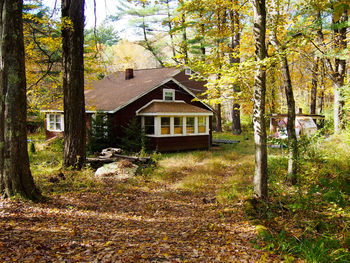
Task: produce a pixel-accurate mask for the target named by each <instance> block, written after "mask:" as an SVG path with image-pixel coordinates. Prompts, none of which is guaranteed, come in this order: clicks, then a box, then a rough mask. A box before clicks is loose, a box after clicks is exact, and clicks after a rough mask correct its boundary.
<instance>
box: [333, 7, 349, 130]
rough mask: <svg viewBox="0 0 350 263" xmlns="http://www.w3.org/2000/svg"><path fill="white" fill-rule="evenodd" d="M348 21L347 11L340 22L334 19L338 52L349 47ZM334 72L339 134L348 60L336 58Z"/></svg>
mask: <svg viewBox="0 0 350 263" xmlns="http://www.w3.org/2000/svg"><path fill="white" fill-rule="evenodd" d="M346 21H348V15H347V11H344V12H343V14H342V16H341V18H340V20H339V21H338V22H335V21H334V17H333V28H334V30H333V38H334V48H335V49H336V50H345V48H346V46H347V43H346V32H347V25H345V23H346ZM340 24H344V26H343V27H342V28H339V26H340ZM334 71H335V72H334V73H335V74H334V80H333V89H334V91H333V92H334V132H335V133H339V132H340V129H341V128H342V119H343V107H344V103H345V102H344V98H343V94H342V93H343V92H342V88H343V86H344V78H345V73H346V60H345V59H338V58H336V59H335V63H334Z"/></svg>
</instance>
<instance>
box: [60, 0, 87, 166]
mask: <svg viewBox="0 0 350 263" xmlns="http://www.w3.org/2000/svg"><path fill="white" fill-rule="evenodd" d="M62 18H64V19H69V20H70V21H71V22H72V26H65V27H64V28H63V30H62V38H63V39H62V42H63V43H62V48H63V68H64V73H63V94H64V154H63V166H64V167H72V168H75V169H80V168H81V167H82V165H83V164H84V162H85V158H86V120H85V118H86V114H85V99H84V59H83V55H84V48H83V45H84V0H62Z"/></svg>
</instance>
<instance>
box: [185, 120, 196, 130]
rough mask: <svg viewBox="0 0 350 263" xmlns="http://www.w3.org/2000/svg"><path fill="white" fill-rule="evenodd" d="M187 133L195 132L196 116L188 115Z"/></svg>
mask: <svg viewBox="0 0 350 263" xmlns="http://www.w3.org/2000/svg"><path fill="white" fill-rule="evenodd" d="M186 133H187V134H192V133H195V119H194V117H186Z"/></svg>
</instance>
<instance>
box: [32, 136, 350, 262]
mask: <svg viewBox="0 0 350 263" xmlns="http://www.w3.org/2000/svg"><path fill="white" fill-rule="evenodd" d="M213 137H214V138H222V139H223V138H225V139H232V140H239V141H240V143H237V144H228V145H221V146H220V147H213V148H212V149H210V150H203V151H191V152H177V153H166V154H159V155H157V156H156V157H157V159H159V162H158V165H157V166H156V167H151V168H147V169H145V170H143V173H142V174H141V175H139V176H137V177H135V178H133V179H132V180H130V181H128V182H126V183H125V184H119V187H120V189H119V190H122V188H123V189H124V188H125V189H127V188H132V187H145V188H147V187H152V184H166V185H167V187H170V188H173V189H175V190H178V191H183V192H184V193H186V192H191V193H192V194H206V193H214V194H215V196H212V197H213V198H215V200H216V201H218V202H220V203H221V204H223V205H224V206H227V207H231V206H232V205H235V204H237V203H241V202H242V201H244V200H247V199H248V198H249V197H250V196H251V195H252V180H253V174H254V143H253V138H252V135H251V134H249V135H248V136H247V135H246V134H244V135H240V136H236V135H232V134H230V133H214V134H213ZM246 138H248V140H246ZM37 148H40V147H37ZM300 152H301V153H300V154H301V158H300V172H299V182H298V184H297V185H296V186H291V185H289V184H287V183H286V178H285V177H286V174H287V154H286V150H282V149H268V153H269V159H268V175H269V202H268V203H260V204H253V205H251V206H245V211H246V215H247V218H249V219H250V220H251V222H253V223H254V224H257V225H263V226H264V229H265V231H261V232H260V234H259V238H258V239H257V241H256V245H257V246H259V247H261V248H265V249H267V250H270V251H272V252H274V253H281V254H283V255H284V256H285V260H286V261H287V262H292V261H293V260H294V258H302V259H305V260H306V262H350V256H349V255H350V253H349V247H350V234H349V233H350V223H349V222H350V177H349V174H350V135H348V134H342V135H339V136H332V137H329V138H327V139H325V138H323V137H322V136H316V137H315V138H312V139H305V140H301V141H300ZM61 156H62V142H61V141H59V140H58V141H56V142H55V143H53V144H51V145H50V146H49V147H48V148H46V149H43V150H37V151H36V152H35V153H32V152H30V161H31V169H32V173H33V176H34V178H35V181H36V182H37V184H38V185H39V186H40V188H41V190H42V191H43V193H44V194H45V195H51V194H56V193H67V192H70V191H71V192H83V191H100V189H101V187H100V186H101V182H99V181H98V180H96V179H95V178H94V175H93V171H92V170H90V169H88V168H87V169H85V170H83V171H82V172H74V171H64V175H65V180H61V179H59V176H60V173H61V172H62V171H61V164H62V157H61ZM53 178H56V179H58V181H57V180H56V181H55V180H53V181H55V182H52V179H53ZM147 182H150V184H148V183H147ZM242 209H243V208H242Z"/></svg>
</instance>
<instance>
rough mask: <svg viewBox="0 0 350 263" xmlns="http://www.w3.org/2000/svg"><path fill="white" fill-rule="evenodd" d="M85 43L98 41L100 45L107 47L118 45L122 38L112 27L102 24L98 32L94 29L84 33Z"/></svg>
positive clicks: (97, 29)
mask: <svg viewBox="0 0 350 263" xmlns="http://www.w3.org/2000/svg"><path fill="white" fill-rule="evenodd" d="M84 36H85V39H84V41H85V42H91V41H96V42H97V43H98V44H104V45H106V46H113V45H116V44H117V43H118V42H119V40H120V38H119V36H118V32H117V31H116V30H115V29H114V27H113V26H111V25H104V24H101V25H100V26H99V27H98V28H96V31H94V29H86V30H85V32H84Z"/></svg>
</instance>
